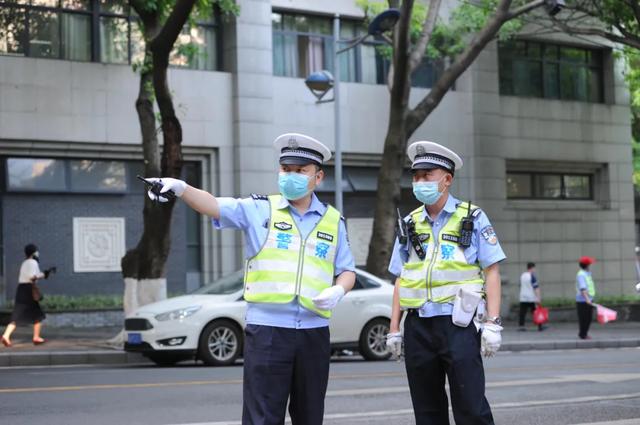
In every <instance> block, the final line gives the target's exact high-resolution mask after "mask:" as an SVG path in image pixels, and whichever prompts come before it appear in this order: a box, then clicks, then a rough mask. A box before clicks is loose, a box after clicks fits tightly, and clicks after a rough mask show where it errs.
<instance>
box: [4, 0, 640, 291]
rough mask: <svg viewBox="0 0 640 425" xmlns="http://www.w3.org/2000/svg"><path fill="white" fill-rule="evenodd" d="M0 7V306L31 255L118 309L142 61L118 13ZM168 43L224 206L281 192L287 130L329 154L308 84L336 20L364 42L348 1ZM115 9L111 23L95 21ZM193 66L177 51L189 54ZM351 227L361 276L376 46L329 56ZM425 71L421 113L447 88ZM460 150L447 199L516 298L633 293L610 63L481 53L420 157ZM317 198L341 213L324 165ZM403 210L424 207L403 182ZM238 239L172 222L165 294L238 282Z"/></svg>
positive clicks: (567, 51) (197, 170)
mask: <svg viewBox="0 0 640 425" xmlns="http://www.w3.org/2000/svg"><path fill="white" fill-rule="evenodd" d="M31 3H32V5H30V6H25V5H21V4H17V3H15V2H10V3H9V2H3V1H1V0H0V159H1V161H0V164H1V165H0V166H1V167H2V172H1V173H0V176H1V179H2V181H0V217H1V222H2V226H1V235H0V248H1V250H0V254H1V260H2V268H1V270H0V271H1V273H0V288H1V289H0V297H4V299H11V298H12V297H13V293H14V290H15V286H16V284H17V282H16V278H17V274H18V267H19V265H20V261H21V259H22V247H23V246H24V245H25V244H26V243H29V242H35V243H36V244H38V245H39V247H40V250H41V254H42V255H41V256H42V262H43V265H44V266H48V265H50V264H51V265H57V266H58V272H59V273H58V275H57V276H56V278H55V279H54V280H52V281H51V283H50V287H49V288H48V292H49V293H60V294H69V295H73V294H95V293H121V292H122V290H123V283H122V277H121V274H120V272H119V256H120V255H121V253H122V252H123V250H124V249H130V248H132V247H133V246H135V244H136V242H137V241H138V238H139V236H140V233H141V222H142V215H141V212H142V199H143V198H142V196H143V190H142V187H141V186H140V184H139V183H138V181H136V179H135V175H136V174H137V173H139V172H140V171H139V170H140V164H141V161H142V151H141V146H140V130H139V127H138V120H137V115H136V111H135V99H136V97H137V92H138V76H137V75H136V73H135V72H134V71H133V69H132V64H135V63H136V61H137V60H139V58H140V54H141V53H140V52H141V47H140V46H141V41H140V37H139V35H138V34H139V31H138V29H137V26H136V19H135V16H134V15H133V14H131V13H130V11H128V10H127V7H126V2H124V1H123V2H100V1H97V0H85V1H64V0H63V1H57V0H42V1H33V2H31ZM238 3H239V5H240V10H241V11H240V15H239V16H238V17H236V18H234V19H219V17H217V16H216V14H215V13H213V14H212V17H211V18H210V19H205V20H202V21H201V22H198V24H197V25H196V26H195V27H194V28H190V29H185V31H184V33H183V34H182V35H181V37H180V39H179V41H180V42H181V43H188V42H191V43H193V44H192V45H195V46H197V49H196V51H195V52H193V51H191V53H188V52H187V50H188V49H182V50H181V49H178V50H176V52H175V53H174V54H173V55H172V65H173V67H172V68H171V70H170V73H169V78H170V86H171V90H172V92H173V93H174V95H175V99H174V100H175V104H176V108H177V110H178V115H179V117H180V118H181V122H182V125H183V130H184V148H183V149H184V154H185V159H186V160H187V167H186V169H185V178H187V179H188V180H189V181H190V182H192V183H193V184H196V185H199V186H202V187H203V188H205V189H207V190H209V191H211V192H212V193H214V194H215V195H218V196H238V197H239V196H248V195H249V194H251V193H272V192H275V191H276V190H277V182H276V173H275V171H276V169H277V168H276V167H277V155H276V153H275V152H274V151H273V148H272V145H271V142H272V140H273V139H274V138H275V137H276V136H277V135H278V134H281V133H284V132H290V131H295V132H301V133H306V134H309V135H312V136H314V137H316V138H318V139H319V140H321V141H323V142H324V143H326V144H327V145H328V146H329V147H331V148H333V147H334V140H333V139H334V136H333V134H334V128H333V107H334V105H333V103H325V104H316V103H315V98H314V97H313V96H312V95H311V94H310V93H309V91H308V90H307V88H306V87H305V85H304V78H305V77H306V76H307V75H308V74H309V73H310V72H312V71H315V70H320V69H331V61H332V56H333V55H332V51H331V48H332V47H331V44H332V41H333V39H332V35H331V34H332V33H331V28H332V26H331V21H332V17H333V16H334V15H335V14H339V15H340V17H341V28H342V34H341V38H344V39H349V38H353V37H354V36H357V35H358V34H361V33H362V31H363V25H362V20H363V14H362V11H361V10H360V9H359V8H358V7H357V6H356V4H355V1H351V0H344V1H340V0H332V1H324V2H312V1H308V0H273V1H268V0H240V1H239V2H238ZM105 4H106V5H107V6H104V5H105ZM185 52H187V53H185ZM339 60H340V69H341V72H340V76H341V80H342V82H343V84H342V85H341V99H340V102H341V105H340V107H341V111H342V133H341V140H342V150H343V165H344V169H343V182H342V185H343V189H344V197H345V202H344V204H345V208H344V210H345V211H344V215H345V217H346V218H347V223H348V227H349V233H350V238H351V244H352V247H353V249H354V251H355V254H356V258H357V262H358V263H359V264H362V263H363V262H364V259H365V258H366V251H367V248H368V237H369V235H370V231H371V230H370V227H371V218H372V214H373V203H374V200H375V191H376V177H377V174H378V168H379V164H380V162H381V152H382V145H383V142H384V136H385V133H386V124H387V117H388V112H389V111H388V107H389V106H388V103H389V94H388V90H387V88H386V86H385V84H384V81H385V73H386V71H387V69H388V64H387V62H386V61H385V59H384V57H383V56H382V55H380V54H379V53H377V51H376V48H375V46H374V45H373V44H367V43H365V44H363V45H360V46H358V47H357V48H356V49H353V50H351V51H349V52H348V53H345V54H343V55H341V56H340V58H339ZM441 70H442V66H441V64H439V63H437V62H429V61H425V62H424V63H423V64H422V65H421V67H420V68H419V70H418V71H417V72H416V73H415V74H414V75H413V85H414V89H413V90H412V101H414V102H417V101H418V100H419V99H421V98H422V97H423V96H424V95H425V93H427V91H428V90H429V87H430V85H431V84H432V83H433V81H434V79H435V78H437V75H438V73H439V72H441ZM420 139H423V140H424V139H426V140H433V141H437V142H440V143H443V144H445V145H447V146H449V147H451V148H452V149H453V150H455V151H456V152H459V153H460V154H461V155H462V157H463V158H464V161H465V166H464V168H463V169H462V170H460V172H459V173H457V175H456V183H455V185H454V193H455V194H456V196H458V197H460V198H461V199H471V200H472V201H473V202H474V203H476V204H478V205H480V206H482V207H483V209H485V210H486V211H487V213H488V214H489V217H491V219H492V222H493V224H494V227H495V229H496V232H497V234H498V236H499V238H500V240H501V243H502V245H503V248H504V249H505V252H506V253H507V256H508V259H507V260H506V261H505V263H504V264H503V267H502V270H503V276H504V279H505V282H508V283H509V284H507V285H506V286H505V289H506V292H507V293H515V291H512V290H511V289H510V288H514V287H515V285H514V283H515V282H517V281H518V276H519V274H520V272H521V271H522V270H523V269H524V265H525V264H526V263H527V262H529V261H533V262H536V263H537V264H538V269H539V275H540V281H541V282H542V283H543V285H544V286H543V288H544V293H545V296H554V297H571V296H572V295H573V293H574V291H575V289H574V279H575V273H576V270H577V258H579V257H580V256H581V255H591V256H594V257H596V258H597V259H598V260H599V262H598V263H597V264H596V266H595V267H594V269H593V271H594V277H595V279H596V282H599V283H600V284H599V290H600V292H601V293H605V294H623V293H631V292H632V291H633V284H634V282H635V268H634V262H633V260H634V258H635V256H634V244H635V239H636V234H635V233H636V230H635V228H634V203H633V187H632V183H631V174H632V162H631V144H630V139H631V136H630V113H629V95H628V91H627V88H626V86H625V84H624V81H623V76H622V64H621V63H619V62H618V61H616V59H615V58H614V55H613V53H612V50H611V48H609V47H604V46H602V45H601V44H596V43H593V42H589V41H585V40H583V39H579V40H578V39H571V38H568V37H566V36H556V37H552V38H549V37H547V38H545V39H531V38H529V39H518V40H515V41H512V42H507V43H500V44H499V43H497V42H496V43H492V44H490V45H489V46H488V48H487V49H486V50H485V51H484V52H483V53H482V54H481V56H480V57H479V58H478V60H477V61H476V62H475V63H474V64H473V65H472V67H471V68H470V69H469V70H467V72H465V73H464V75H463V76H462V77H461V78H460V79H459V80H458V81H457V83H456V85H455V89H454V90H452V91H451V92H450V93H448V94H447V95H446V97H445V98H444V99H443V101H442V103H441V104H440V106H439V107H438V108H437V109H436V110H435V112H434V113H433V114H432V115H431V116H430V117H429V119H428V120H427V121H426V122H425V123H424V124H423V125H422V126H421V127H420V128H419V129H418V130H417V132H416V133H415V134H414V135H413V137H412V138H411V140H420ZM326 171H327V179H326V181H325V184H324V185H323V187H322V189H321V191H320V195H321V197H322V198H323V199H325V200H328V201H330V202H331V201H332V196H333V187H334V186H333V185H334V180H333V163H330V164H329V165H328V167H327V169H326ZM402 184H403V188H404V189H405V190H403V200H402V208H403V209H404V210H405V211H406V212H408V210H409V208H411V207H412V206H413V205H414V204H415V203H414V202H413V200H412V195H411V191H410V178H409V174H407V178H406V179H405V181H403V183H402ZM242 258H243V256H242V237H241V235H240V234H239V233H238V232H233V231H225V232H214V231H212V227H211V223H210V221H209V220H207V219H206V218H204V217H199V216H197V215H195V214H194V213H192V212H190V211H188V210H187V209H186V208H184V205H179V206H178V208H177V209H176V210H175V218H174V223H173V227H172V251H171V255H170V259H169V263H168V290H169V292H170V293H171V292H174V293H178V292H184V291H188V290H191V289H193V288H195V287H197V286H199V285H200V284H202V283H203V282H206V281H210V280H212V279H214V278H216V277H218V276H220V275H222V274H225V273H228V272H231V271H233V270H235V269H237V268H239V267H241V265H242Z"/></svg>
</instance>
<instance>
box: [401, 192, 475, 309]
mask: <svg viewBox="0 0 640 425" xmlns="http://www.w3.org/2000/svg"><path fill="white" fill-rule="evenodd" d="M471 208H472V209H476V208H477V207H476V206H474V205H472V206H471ZM423 209H424V206H421V207H420V208H417V209H415V210H414V211H412V212H411V214H410V217H411V218H412V219H413V222H414V223H415V229H416V233H417V234H418V235H420V237H421V238H420V239H421V240H424V242H423V248H424V249H425V252H426V257H425V259H424V260H421V259H420V257H418V255H417V254H416V252H415V250H414V249H413V247H410V248H409V258H408V261H407V262H406V263H405V264H404V266H403V268H402V273H401V274H400V287H399V296H400V306H401V307H403V308H420V307H422V306H423V305H424V304H425V303H426V302H427V301H430V302H435V303H448V302H452V301H453V299H454V298H455V295H456V293H457V292H458V290H459V289H460V288H464V289H465V290H467V291H471V292H477V293H480V294H482V295H483V296H484V277H483V275H482V269H481V267H480V264H478V263H477V262H476V263H474V264H469V263H468V262H467V259H466V258H465V256H464V249H463V248H462V247H461V246H460V245H458V238H459V237H460V223H461V221H462V219H463V218H464V217H465V216H466V215H467V213H468V210H467V204H466V203H464V204H462V203H461V204H460V205H458V207H457V208H456V211H455V212H454V213H453V214H452V215H451V217H450V218H449V220H448V221H447V223H446V224H445V226H444V227H443V228H442V229H441V230H440V233H439V235H438V239H437V240H434V236H433V231H432V229H431V225H430V224H429V222H428V221H427V220H426V219H424V220H422V214H423ZM426 235H428V239H426V240H425V238H427V236H426Z"/></svg>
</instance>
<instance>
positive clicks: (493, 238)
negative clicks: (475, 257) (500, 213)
mask: <svg viewBox="0 0 640 425" xmlns="http://www.w3.org/2000/svg"><path fill="white" fill-rule="evenodd" d="M480 233H481V234H482V237H483V238H484V239H485V240H486V241H487V242H488V243H489V244H490V245H495V244H497V243H498V236H497V235H496V232H495V230H493V226H485V227H484V228H483V229H482V230H481V231H480Z"/></svg>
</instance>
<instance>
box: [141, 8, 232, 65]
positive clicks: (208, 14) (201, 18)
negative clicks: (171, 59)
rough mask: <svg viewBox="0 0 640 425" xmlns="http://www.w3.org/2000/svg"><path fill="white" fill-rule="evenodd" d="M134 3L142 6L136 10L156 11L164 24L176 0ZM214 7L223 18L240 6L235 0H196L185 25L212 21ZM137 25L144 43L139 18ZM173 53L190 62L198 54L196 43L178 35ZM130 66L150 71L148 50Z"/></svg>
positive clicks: (150, 63) (189, 25) (190, 25)
mask: <svg viewBox="0 0 640 425" xmlns="http://www.w3.org/2000/svg"><path fill="white" fill-rule="evenodd" d="M135 3H136V4H141V6H142V8H141V10H139V11H138V12H143V11H146V12H151V13H158V14H159V18H160V19H159V20H160V23H161V24H162V25H164V22H165V21H166V20H167V18H168V17H169V15H170V14H171V11H172V10H173V8H174V6H175V5H176V0H144V1H141V2H135ZM216 7H217V8H218V9H219V10H220V12H221V14H222V17H223V18H225V19H226V18H227V17H229V16H237V15H238V14H239V13H240V6H239V5H238V4H236V2H235V0H197V1H196V3H195V5H194V8H193V11H192V13H191V14H190V15H189V18H188V20H187V27H188V28H193V27H194V26H195V25H196V23H198V22H210V21H213V19H214V12H215V9H216ZM138 25H139V26H140V31H142V34H143V35H145V40H144V41H145V43H147V42H149V40H147V37H146V34H145V32H144V26H143V25H144V24H143V22H142V21H141V20H140V21H139V22H138ZM175 53H176V54H178V55H181V56H184V57H186V58H187V60H188V61H189V62H191V61H193V59H194V58H195V57H196V56H197V55H198V54H199V49H198V45H197V44H196V43H194V42H191V41H188V42H187V41H183V40H181V37H178V39H177V40H176V43H175ZM132 67H133V71H134V72H139V73H145V72H150V71H151V70H152V68H153V61H152V60H151V55H150V54H149V52H145V55H144V59H143V60H142V61H138V62H134V63H133V65H132Z"/></svg>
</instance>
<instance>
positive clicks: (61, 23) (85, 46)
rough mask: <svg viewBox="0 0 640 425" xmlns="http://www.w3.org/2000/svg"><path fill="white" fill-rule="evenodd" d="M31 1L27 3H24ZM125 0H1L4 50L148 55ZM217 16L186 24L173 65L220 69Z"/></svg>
mask: <svg viewBox="0 0 640 425" xmlns="http://www.w3.org/2000/svg"><path fill="white" fill-rule="evenodd" d="M26 3H29V4H26ZM128 3H129V2H128V1H126V0H32V1H31V2H28V1H26V0H23V1H16V0H12V1H6V0H0V54H4V55H14V56H29V57H39V58H54V59H66V60H75V61H95V62H103V63H120V64H131V63H134V62H136V61H140V60H142V58H143V57H144V41H143V37H142V33H141V31H140V27H139V23H138V19H137V17H136V16H135V13H134V12H133V10H132V9H131V8H130V7H129V5H128ZM216 33H217V20H216V16H215V14H212V16H211V18H207V19H204V20H198V21H196V23H195V25H194V26H193V27H188V26H186V27H185V28H184V30H183V31H182V34H180V36H179V37H178V40H177V41H176V45H175V47H174V50H173V52H172V53H171V56H170V64H171V65H173V66H179V67H185V68H191V69H201V70H215V69H217V68H218V60H217V58H218V51H219V49H218V39H217V35H216Z"/></svg>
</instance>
